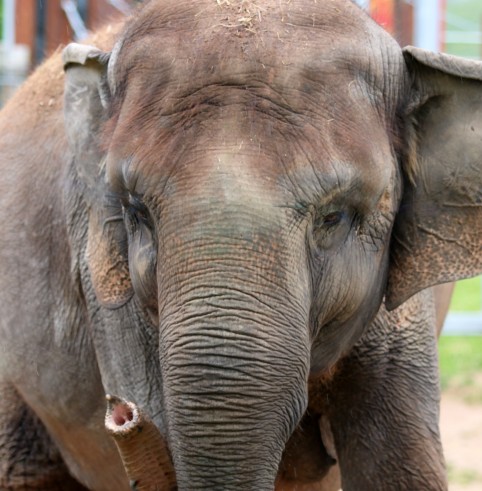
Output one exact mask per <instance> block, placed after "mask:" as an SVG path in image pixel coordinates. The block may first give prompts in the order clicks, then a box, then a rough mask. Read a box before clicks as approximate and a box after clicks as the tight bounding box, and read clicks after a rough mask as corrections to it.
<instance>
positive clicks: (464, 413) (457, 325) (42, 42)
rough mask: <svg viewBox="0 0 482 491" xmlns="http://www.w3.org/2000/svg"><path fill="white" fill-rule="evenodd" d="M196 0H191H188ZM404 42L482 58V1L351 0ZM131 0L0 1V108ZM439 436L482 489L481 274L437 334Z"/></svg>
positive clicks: (458, 481) (456, 483)
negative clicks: (47, 61)
mask: <svg viewBox="0 0 482 491" xmlns="http://www.w3.org/2000/svg"><path fill="white" fill-rule="evenodd" d="M193 1H195V0H193ZM213 1H214V0H213ZM355 1H356V3H358V4H360V6H361V7H363V8H364V9H366V10H367V11H368V12H369V13H370V15H371V16H372V17H373V18H374V19H375V20H376V21H377V22H378V23H379V24H381V25H382V26H383V27H384V28H385V29H387V30H388V31H389V32H390V33H391V34H392V35H393V36H394V37H395V38H396V39H397V40H398V41H399V43H400V44H401V45H402V46H404V45H407V44H412V45H415V46H419V47H421V48H425V49H429V50H432V51H444V52H446V53H450V54H454V55H459V56H464V57H469V58H472V59H482V0H355ZM137 3H139V1H136V0H0V107H1V105H2V104H4V102H5V101H6V100H7V99H8V97H10V96H11V94H12V93H13V92H14V91H15V88H16V87H18V85H20V84H21V82H22V80H24V79H25V77H26V76H28V74H29V73H30V72H31V71H32V70H33V69H34V68H35V66H37V65H38V64H39V63H41V62H42V60H43V59H44V58H45V57H46V56H48V55H49V54H51V53H52V52H53V51H55V50H56V49H57V48H58V46H59V45H65V44H66V43H68V42H69V41H71V40H76V41H79V40H82V39H84V38H86V37H87V36H88V34H89V32H91V31H93V30H95V29H96V28H97V27H98V26H99V25H101V24H103V23H106V22H109V20H113V19H115V18H118V17H119V16H122V15H128V14H129V12H130V11H131V10H132V8H134V7H135V5H136V4H137ZM440 366H441V381H442V389H443V398H442V415H441V423H442V436H443V439H444V445H445V451H446V456H447V465H448V471H449V477H450V489H451V490H452V491H480V490H482V277H478V278H473V279H470V280H465V281H461V282H459V283H458V284H457V286H456V289H455V294H454V297H453V300H452V303H451V308H450V313H449V316H448V319H447V321H446V324H445V327H444V331H443V334H442V337H441V340H440Z"/></svg>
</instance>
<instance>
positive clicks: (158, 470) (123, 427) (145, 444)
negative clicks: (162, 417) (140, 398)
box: [105, 395, 177, 491]
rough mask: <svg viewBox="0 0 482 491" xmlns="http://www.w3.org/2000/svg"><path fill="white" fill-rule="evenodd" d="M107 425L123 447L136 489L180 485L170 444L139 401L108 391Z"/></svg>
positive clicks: (147, 489)
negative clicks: (133, 401)
mask: <svg viewBox="0 0 482 491" xmlns="http://www.w3.org/2000/svg"><path fill="white" fill-rule="evenodd" d="M105 427H106V429H107V432H108V433H109V434H110V435H111V436H112V437H113V439H114V441H115V443H116V445H117V448H118V449H119V453H120V455H121V458H122V461H123V463H124V467H125V470H126V473H127V477H128V478H129V482H130V484H131V487H132V488H133V489H135V490H136V491H156V490H159V489H162V490H166V491H169V490H175V489H177V487H176V478H175V473H174V468H173V466H172V462H171V459H170V456H169V452H168V449H167V445H166V443H165V441H164V439H163V437H162V436H161V434H160V433H159V430H158V429H157V428H156V426H155V425H154V423H152V421H150V419H149V418H148V417H147V416H146V415H145V414H144V413H143V412H142V411H141V410H140V409H139V408H138V407H137V406H136V405H135V404H133V403H132V402H127V401H124V400H123V399H120V398H118V397H115V396H110V395H108V396H107V413H106V416H105Z"/></svg>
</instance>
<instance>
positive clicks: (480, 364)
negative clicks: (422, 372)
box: [439, 336, 482, 402]
mask: <svg viewBox="0 0 482 491" xmlns="http://www.w3.org/2000/svg"><path fill="white" fill-rule="evenodd" d="M439 358H440V379H441V383H442V389H443V390H445V389H451V390H456V391H458V392H460V393H461V395H462V397H463V398H464V399H466V400H467V402H482V336H442V337H441V338H440V341H439Z"/></svg>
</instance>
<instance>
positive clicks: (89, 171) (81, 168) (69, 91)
mask: <svg viewBox="0 0 482 491" xmlns="http://www.w3.org/2000/svg"><path fill="white" fill-rule="evenodd" d="M108 60H109V55H108V54H107V53H104V52H103V51H101V50H99V49H97V48H95V47H93V46H88V45H83V44H76V43H71V44H69V45H68V46H67V47H66V48H65V49H64V51H63V53H62V61H63V64H64V70H65V89H64V120H65V130H66V134H67V139H68V142H69V147H70V149H71V150H72V153H73V155H74V156H75V160H76V168H77V172H78V173H79V176H80V177H81V178H82V179H83V181H84V182H85V183H86V184H87V186H88V187H89V188H90V189H91V190H92V189H93V188H95V187H96V186H97V182H98V179H99V165H100V162H101V160H102V157H103V155H102V150H101V149H100V145H99V140H100V139H99V134H100V130H101V125H102V123H103V119H104V113H105V107H106V105H107V100H108V98H109V94H108V86H107V83H106V73H107V63H108Z"/></svg>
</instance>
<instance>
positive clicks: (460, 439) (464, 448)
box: [440, 390, 482, 491]
mask: <svg viewBox="0 0 482 491" xmlns="http://www.w3.org/2000/svg"><path fill="white" fill-rule="evenodd" d="M440 426H441V431H442V441H443V445H444V450H445V459H446V461H447V468H448V474H449V481H450V485H449V489H450V491H481V490H482V401H480V400H477V401H471V400H470V398H468V397H467V395H466V394H464V393H461V392H458V391H455V390H449V391H446V392H444V393H443V395H442V408H441V415H440Z"/></svg>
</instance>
